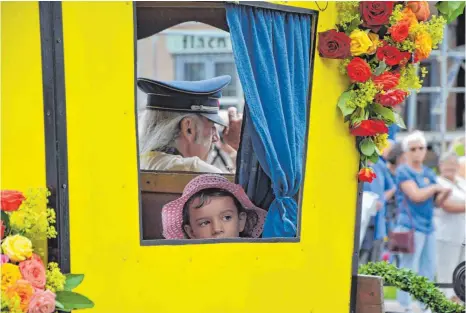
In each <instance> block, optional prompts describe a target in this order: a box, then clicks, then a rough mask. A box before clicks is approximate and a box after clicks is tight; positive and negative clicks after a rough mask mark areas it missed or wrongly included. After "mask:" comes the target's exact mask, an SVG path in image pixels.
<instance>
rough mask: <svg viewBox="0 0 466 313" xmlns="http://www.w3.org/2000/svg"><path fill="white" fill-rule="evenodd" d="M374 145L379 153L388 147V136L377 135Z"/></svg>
mask: <svg viewBox="0 0 466 313" xmlns="http://www.w3.org/2000/svg"><path fill="white" fill-rule="evenodd" d="M373 139H374V144H375V146H376V147H377V149H378V150H379V152H380V153H382V152H383V150H385V148H386V147H387V146H388V134H378V135H377V136H375V137H374V138H373Z"/></svg>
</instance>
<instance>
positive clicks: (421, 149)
mask: <svg viewBox="0 0 466 313" xmlns="http://www.w3.org/2000/svg"><path fill="white" fill-rule="evenodd" d="M425 148H426V147H412V148H409V151H411V152H415V151H416V150H419V151H423V150H424V149H425Z"/></svg>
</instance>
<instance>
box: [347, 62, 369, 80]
mask: <svg viewBox="0 0 466 313" xmlns="http://www.w3.org/2000/svg"><path fill="white" fill-rule="evenodd" d="M346 70H347V71H348V76H349V78H350V79H351V81H352V82H360V83H363V82H365V81H367V80H368V79H369V78H371V74H372V73H371V67H370V66H369V64H367V62H366V61H364V60H363V59H361V58H358V57H356V58H354V59H352V60H351V62H349V64H348V65H347V67H346Z"/></svg>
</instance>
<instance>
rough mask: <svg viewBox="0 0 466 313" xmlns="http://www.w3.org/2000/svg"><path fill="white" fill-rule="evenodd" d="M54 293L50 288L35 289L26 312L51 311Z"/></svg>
mask: <svg viewBox="0 0 466 313" xmlns="http://www.w3.org/2000/svg"><path fill="white" fill-rule="evenodd" d="M55 297H56V295H55V294H54V293H53V292H51V291H50V290H45V291H42V290H38V291H36V292H35V293H34V294H33V295H32V298H31V302H29V310H28V313H53V312H54V311H55Z"/></svg>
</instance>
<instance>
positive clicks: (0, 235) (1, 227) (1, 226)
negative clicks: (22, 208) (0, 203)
mask: <svg viewBox="0 0 466 313" xmlns="http://www.w3.org/2000/svg"><path fill="white" fill-rule="evenodd" d="M4 236H5V225H4V224H3V221H2V220H0V240H2V239H3V237H4Z"/></svg>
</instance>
